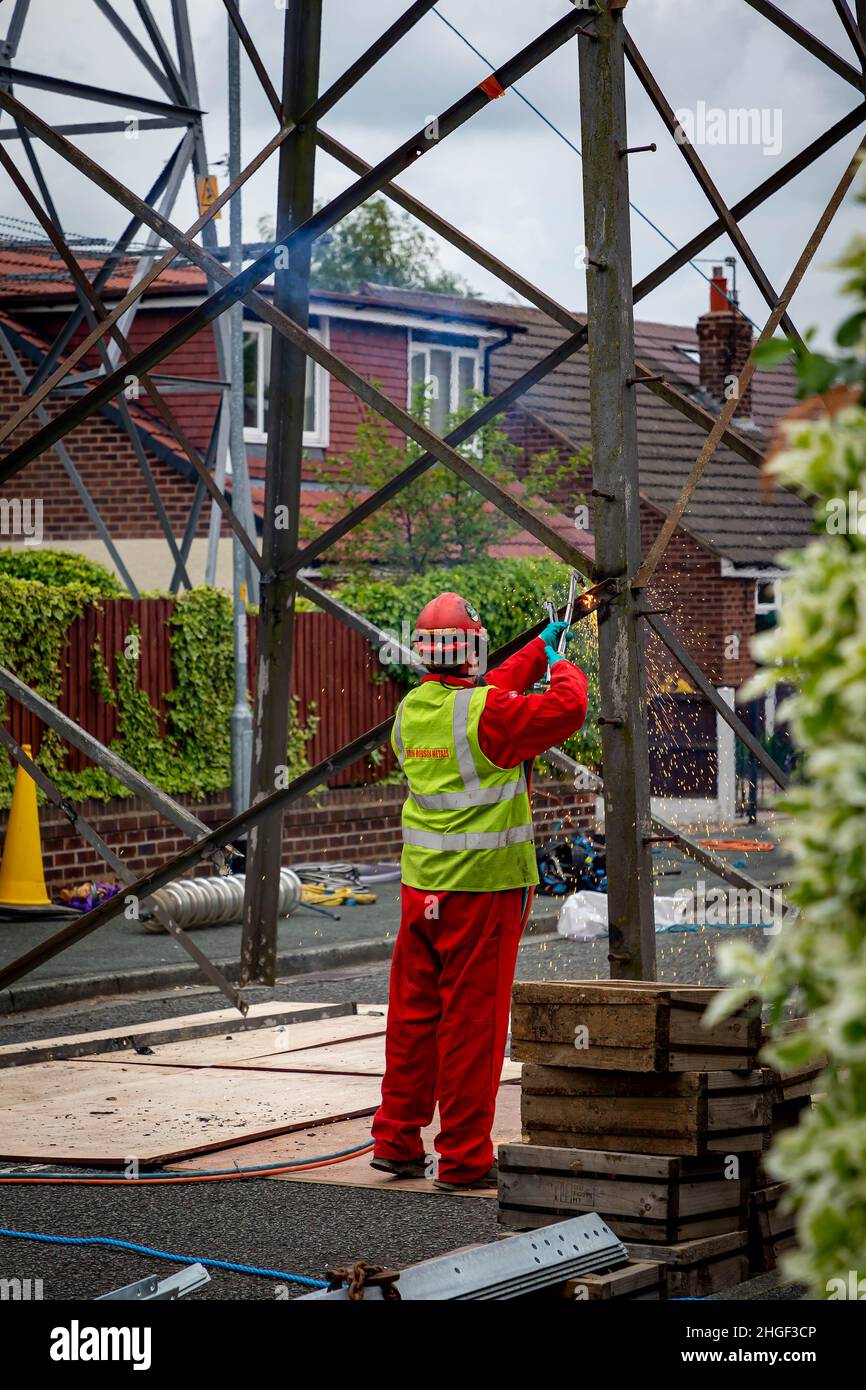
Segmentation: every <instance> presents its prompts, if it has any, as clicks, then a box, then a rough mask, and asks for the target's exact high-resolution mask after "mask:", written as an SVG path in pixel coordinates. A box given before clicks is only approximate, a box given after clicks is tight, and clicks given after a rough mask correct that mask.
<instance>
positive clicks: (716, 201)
mask: <svg viewBox="0 0 866 1390" xmlns="http://www.w3.org/2000/svg"><path fill="white" fill-rule="evenodd" d="M625 55H626V58H627V59H628V61H629V63H630V65H631V67H632V70H633V71H634V72H635V73H636V74H637V78H638V81H639V82H640V84H641V86H642V87H643V89H644V91H645V92H646V94H647V96H648V97H649V99H650V101H651V102H652V104H653V106H654V107H655V109H656V112H657V113H658V115H659V117H660V118H661V121H662V123H663V125H664V127H665V129H666V130H667V132H668V134H669V135H671V136H672V137H673V139H674V143H675V144H676V145H677V146H678V147H679V150H680V153H681V154H682V156H683V159H684V160H685V162H686V164H687V165H688V167H689V169H690V170H691V172H692V174H693V175H694V177H695V180H696V182H697V184H698V185H699V187H700V188H701V190H702V192H703V193H704V195H705V196H706V198H707V201H708V202H709V203H710V206H711V207H712V208H713V210H714V212H715V214H716V216H717V217H718V219H719V221H720V222H721V223H722V226H723V228H724V230H725V231H726V232H727V234H728V236H729V237H730V239H731V241H732V242H733V243H734V246H735V247H736V248H737V250H738V251H739V253H740V256H741V257H742V260H743V263H744V265H745V267H746V269H747V270H748V271H749V274H750V275H751V277H752V279H753V280H754V282H755V284H756V285H757V287H758V289H759V290H760V292H761V294H762V296H763V298H764V299H765V300H766V302H767V304H768V305H769V307H770V309H775V307H776V305H777V304H778V302H779V296H778V295H777V293H776V291H775V290H774V289H773V286H772V285H771V284H770V281H769V279H768V278H767V276H766V274H765V273H764V270H763V267H762V266H761V264H760V262H759V260H758V258H757V256H756V255H755V253H754V251H753V250H752V248H751V246H750V245H749V242H748V241H747V239H746V237H745V236H744V235H743V233H742V232H741V231H740V228H739V225H738V223H737V220H736V218H735V217H734V216H733V215H732V213H731V210H730V208H729V207H728V205H727V203H726V202H725V200H724V198H723V197H722V195H721V193H720V192H719V190H718V189H717V188H716V185H715V183H714V182H713V180H712V179H711V178H710V175H709V172H708V170H707V167H706V165H705V164H704V162H703V160H702V159H701V157H700V155H699V154H698V152H697V150H696V149H695V147H694V145H693V144H692V143H691V142H690V140H689V139H688V137H687V135H686V132H685V130H684V129H683V127H682V126H681V125H680V123H679V121H678V120H677V117H676V113H675V112H674V109H673V107H672V106H671V104H670V102H669V101H668V99H667V97H666V96H665V94H664V92H663V91H662V89H661V87H660V86H659V84H658V82H656V80H655V78H654V76H653V74H652V73H651V71H650V69H649V67H648V66H647V64H646V62H645V61H644V58H643V56H642V54H641V52H640V50H639V49H638V47H637V44H636V43H635V42H634V40H633V39H632V38H631V37H630V36H629V35H626V41H625ZM782 327H783V328H784V329H785V332H786V333H787V335H788V337H789V338H791V339H792V340H793V341H794V343H796V345H797V348H798V350H799V351H801V352H802V351H805V344H804V342H803V340H802V338H801V337H800V334H799V333H798V332H797V330H796V328H795V327H794V325H793V323H792V322H791V318H790V315H789V314H788V313H787V312H786V313H784V314H783V315H782Z"/></svg>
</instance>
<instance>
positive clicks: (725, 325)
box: [698, 265, 752, 416]
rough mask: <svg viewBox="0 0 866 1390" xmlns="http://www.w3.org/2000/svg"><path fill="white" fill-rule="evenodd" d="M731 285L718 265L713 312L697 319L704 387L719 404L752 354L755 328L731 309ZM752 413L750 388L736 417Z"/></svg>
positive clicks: (712, 290) (712, 291) (712, 287)
mask: <svg viewBox="0 0 866 1390" xmlns="http://www.w3.org/2000/svg"><path fill="white" fill-rule="evenodd" d="M732 298H733V296H732V295H731V294H730V292H729V290H728V282H727V279H726V277H725V275H724V272H723V270H722V267H721V266H719V265H717V266H714V267H713V278H712V280H711V282H710V310H709V313H707V314H701V317H700V318H699V319H698V345H699V347H700V354H701V363H700V371H701V385H702V386H703V387H704V388H705V390H707V391H709V393H710V395H711V396H714V397H715V399H716V400H717V401H720V402H723V401H724V400H725V392H726V389H727V388H728V387H729V385H730V383H729V381H728V378H729V377H732V376H734V377H736V376H739V374H740V372H741V371H742V368H743V366H744V365H745V362H746V358H747V357H748V355H749V353H750V352H751V350H752V325H751V324H750V323H749V321H748V319H745V318H744V317H743V315H742V314H741V313H739V311H738V310H737V309H736V308H735V307H734V306H732V304H731V302H730V301H731V299H732ZM751 413H752V391H751V387H747V388H746V390H745V391H744V393H743V398H742V400H741V401H740V402H739V404H738V406H737V410H736V414H737V415H742V416H750V415H751Z"/></svg>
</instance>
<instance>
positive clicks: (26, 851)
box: [0, 743, 51, 907]
mask: <svg viewBox="0 0 866 1390" xmlns="http://www.w3.org/2000/svg"><path fill="white" fill-rule="evenodd" d="M21 746H22V748H23V749H24V752H25V753H26V754H27V756H28V757H31V758H32V756H33V753H32V751H31V749H30V745H29V744H28V743H24V744H22V745H21ZM50 903H51V899H50V898H49V896H48V891H47V889H46V887H45V870H44V869H43V867H42V842H41V840H40V838H39V811H38V809H37V806H36V783H35V782H34V781H33V778H32V777H31V776H30V774H29V772H25V771H24V768H23V767H19V769H18V771H17V773H16V774H15V790H14V791H13V793H12V808H11V810H10V812H9V825H8V826H7V828H6V841H5V843H4V845H3V862H2V863H0V906H6V907H48V906H49V905H50Z"/></svg>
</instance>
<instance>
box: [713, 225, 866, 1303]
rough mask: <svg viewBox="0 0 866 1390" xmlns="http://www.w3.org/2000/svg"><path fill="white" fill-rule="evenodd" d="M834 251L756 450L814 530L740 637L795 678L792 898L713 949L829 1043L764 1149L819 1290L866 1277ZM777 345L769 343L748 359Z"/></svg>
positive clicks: (846, 352) (862, 319)
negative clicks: (772, 428)
mask: <svg viewBox="0 0 866 1390" xmlns="http://www.w3.org/2000/svg"><path fill="white" fill-rule="evenodd" d="M842 264H843V266H845V267H846V268H847V270H848V271H849V275H850V278H849V281H848V284H847V289H848V290H849V292H851V293H853V294H854V296H855V297H856V299H857V310H856V312H855V313H854V314H852V315H851V317H850V318H848V319H847V320H846V321H845V323H843V324H842V326H841V328H840V329H839V330H838V332H837V335H836V341H837V344H838V345H839V347H840V348H841V349H843V353H842V354H841V355H839V356H836V357H829V356H825V355H823V354H819V353H814V352H807V353H805V354H804V355H802V356H801V358H800V360H799V361H798V363H797V370H798V375H799V378H800V382H801V394H802V395H804V396H806V397H811V398H810V399H806V400H804V402H803V403H802V405H800V406H797V407H796V408H795V410H794V411H793V412H792V413H791V417H790V418H789V420H788V421H787V422H783V424H782V426H781V429H782V431H783V433H784V435H785V442H784V444H783V446H782V448H781V450H780V451H779V452H777V453H776V454H775V455H774V456H773V457H772V458H771V460H770V462H769V465H768V471H769V472H770V474H771V475H772V476H774V477H775V478H778V479H779V480H781V481H782V482H784V483H785V484H786V485H787V486H789V487H791V488H793V489H795V490H796V491H799V492H800V493H801V494H802V495H803V497H804V498H805V499H807V500H808V501H809V502H810V503H811V505H812V506H813V508H814V514H815V524H816V531H817V532H818V533H819V534H818V538H816V539H815V540H814V541H812V542H811V543H810V544H809V545H807V546H806V547H805V549H803V550H800V551H793V552H791V553H789V554H788V555H786V556H784V557H783V558H784V562H785V564H786V566H787V568H788V570H789V577H788V578H787V579H786V580H785V581H784V586H783V602H782V608H781V615H780V620H779V623H778V625H777V627H776V628H775V629H773V630H772V631H771V632H767V633H764V634H762V635H761V636H760V637H758V638H757V639H756V640H755V643H754V648H753V649H754V652H755V655H756V656H757V657H758V659H759V660H761V661H762V662H763V663H764V664H765V670H764V672H763V673H762V675H761V676H760V677H759V678H758V680H757V681H756V682H754V683H753V687H752V689H753V691H754V692H755V693H757V692H759V691H761V690H766V689H769V688H770V687H772V686H774V685H776V684H777V683H779V682H784V683H786V684H789V685H791V686H793V687H795V693H794V694H793V695H791V696H790V697H789V698H788V699H787V700H786V701H785V703H784V705H783V706H782V707H780V710H779V714H780V716H782V717H783V718H785V719H786V720H788V722H789V726H790V729H791V732H792V735H793V737H794V741H795V743H796V744H797V746H798V747H799V749H800V750H801V754H802V767H803V781H802V783H801V784H799V785H797V786H795V787H794V788H792V789H791V790H789V791H788V792H787V793H786V794H785V795H784V796H783V797H782V798H780V800H779V806H780V808H781V809H783V810H785V811H787V812H788V816H789V819H788V821H787V822H786V823H785V824H784V825H783V828H782V838H783V843H784V845H785V847H786V848H787V850H788V852H789V854H790V856H791V858H792V860H793V865H792V872H791V890H790V900H791V902H792V903H793V904H794V905H795V906H796V907H797V908H798V909H799V912H798V915H797V916H796V918H794V919H793V920H792V919H791V918H787V919H786V921H785V923H784V925H783V927H782V930H781V933H780V935H779V936H778V937H776V938H775V940H774V942H773V945H772V946H771V947H770V949H769V950H767V951H766V952H765V954H764V955H763V956H761V955H758V954H757V953H756V952H755V951H754V950H752V949H749V948H743V947H728V948H727V949H726V950H725V952H724V954H723V956H722V957H721V958H720V959H721V963H722V966H723V969H724V970H725V973H726V974H727V975H728V976H729V977H730V978H734V977H740V978H743V979H744V983H743V984H742V985H741V987H740V989H739V990H735V991H733V992H732V996H733V997H732V1002H736V1001H737V1000H741V999H742V998H744V997H745V995H747V994H749V993H750V992H753V991H754V988H755V986H756V985H757V988H758V990H759V992H760V993H761V995H762V996H763V998H764V999H765V1001H766V1002H767V1003H768V1004H769V1006H770V1017H771V1027H772V1030H773V1034H774V1042H773V1046H772V1049H771V1051H770V1056H771V1058H772V1059H774V1060H775V1061H776V1062H777V1064H778V1065H780V1066H782V1067H783V1068H784V1067H788V1068H790V1067H794V1066H797V1065H799V1064H800V1063H802V1062H805V1061H809V1060H811V1059H812V1058H816V1057H817V1058H826V1059H827V1068H826V1070H825V1071H824V1072H823V1074H822V1076H821V1078H820V1081H819V1082H818V1089H819V1092H820V1093H821V1095H820V1099H819V1100H818V1102H817V1103H816V1104H815V1105H814V1106H813V1107H812V1108H811V1110H807V1111H806V1112H805V1115H804V1117H803V1118H802V1119H801V1121H800V1124H799V1125H798V1126H797V1127H796V1128H795V1129H791V1130H787V1131H785V1132H784V1133H783V1134H782V1135H781V1136H780V1138H779V1140H778V1141H777V1143H776V1144H775V1146H774V1148H773V1149H772V1151H771V1154H770V1157H769V1162H768V1166H769V1168H770V1170H771V1172H772V1173H773V1174H774V1175H775V1176H776V1177H779V1178H784V1179H787V1180H788V1181H789V1182H790V1184H791V1191H792V1198H793V1203H794V1207H795V1210H796V1212H797V1243H798V1250H797V1252H796V1254H794V1255H793V1256H791V1257H790V1258H789V1260H788V1261H786V1265H787V1268H788V1270H789V1272H790V1273H791V1274H792V1275H794V1276H795V1277H799V1278H802V1279H804V1280H806V1281H807V1282H808V1283H809V1285H810V1286H811V1290H812V1293H813V1295H814V1296H815V1297H818V1298H839V1297H842V1298H846V1297H853V1298H857V1297H860V1298H863V1296H864V1292H863V1290H864V1289H866V1284H862V1285H861V1286H860V1291H859V1293H858V1291H857V1288H856V1284H857V1281H858V1280H862V1279H864V1278H866V602H864V595H866V517H864V515H863V512H864V511H866V508H864V506H863V504H862V503H861V502H860V499H866V239H864V238H862V237H861V238H859V239H858V240H857V241H856V242H855V243H854V245H853V247H852V248H851V250H850V252H849V254H848V255H847V257H846V259H845V261H844V262H843V263H842ZM786 347H787V353H786ZM789 352H790V345H789V344H788V345H785V344H782V346H781V348H778V347H777V345H776V344H775V343H774V344H773V345H769V350H768V352H766V353H762V354H761V357H762V361H763V362H764V363H767V362H771V361H772V360H773V359H774V358H778V356H779V353H781V354H782V355H789ZM815 392H818V393H820V394H818V395H814V394H812V393H815ZM840 504H841V505H842V506H844V507H846V508H847V525H846V526H845V527H844V528H843V527H840V526H839V525H838V524H837V523H838V514H839V509H840ZM791 1003H793V1004H794V1005H795V1007H796V1011H797V1012H798V1013H804V1012H808V1019H807V1026H806V1028H805V1029H804V1030H803V1031H798V1032H795V1033H785V1032H784V1031H783V1027H782V1018H783V1012H784V1010H785V1008H786V1006H787V1005H789V1004H791ZM852 1274H853V1275H854V1279H853V1281H852V1280H851V1275H852ZM852 1282H853V1284H854V1286H855V1287H854V1291H853V1292H851V1283H852Z"/></svg>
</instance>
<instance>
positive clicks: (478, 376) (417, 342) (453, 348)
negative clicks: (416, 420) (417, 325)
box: [407, 331, 484, 415]
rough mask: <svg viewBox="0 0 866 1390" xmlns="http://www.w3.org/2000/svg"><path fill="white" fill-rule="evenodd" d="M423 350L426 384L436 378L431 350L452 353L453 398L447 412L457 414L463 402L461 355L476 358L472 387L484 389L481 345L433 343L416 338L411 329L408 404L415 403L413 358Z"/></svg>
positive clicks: (408, 364)
mask: <svg viewBox="0 0 866 1390" xmlns="http://www.w3.org/2000/svg"><path fill="white" fill-rule="evenodd" d="M422 352H423V354H424V381H425V383H426V384H429V383H430V382H431V381H433V380H434V378H433V377H431V375H430V353H431V352H448V353H450V354H451V400H450V401H449V403H448V411H447V413H448V414H449V415H454V414H456V412H457V411H458V410H459V409H460V407H461V404H462V402H461V401H460V399H459V390H460V385H459V382H460V374H459V359H460V358H461V357H471V358H473V359H474V362H475V385H474V387H473V388H472V389H473V390H474V391H481V390H483V389H484V382H483V380H482V371H483V362H482V357H481V349H480V347H478V346H476V347H469V346H468V345H467V346H465V347H464V346H460V345H458V344H457V343H435V342H433V343H431V342H429V341H427V340H426V338H425V339H418V338H416V337H415V336H414V334H413V333H412V332H411V331H410V333H409V351H408V360H407V404H408V405H409V406H411V405H412V404H413V401H412V358H413V357H414V356H415V355H416V354H417V353H422Z"/></svg>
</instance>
